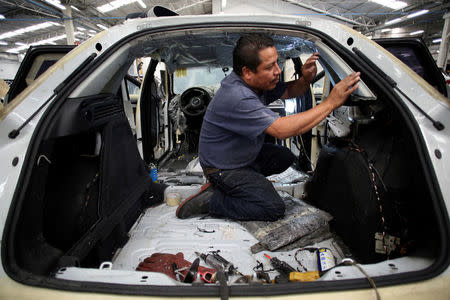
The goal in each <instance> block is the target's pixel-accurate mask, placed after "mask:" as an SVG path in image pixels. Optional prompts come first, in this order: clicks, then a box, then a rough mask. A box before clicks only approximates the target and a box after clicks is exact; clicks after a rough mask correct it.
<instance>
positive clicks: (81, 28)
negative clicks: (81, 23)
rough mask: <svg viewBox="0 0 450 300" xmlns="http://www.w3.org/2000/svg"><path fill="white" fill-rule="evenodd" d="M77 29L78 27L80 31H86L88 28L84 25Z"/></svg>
mask: <svg viewBox="0 0 450 300" xmlns="http://www.w3.org/2000/svg"><path fill="white" fill-rule="evenodd" d="M77 29H78V30H79V31H85V30H86V28H84V27H77Z"/></svg>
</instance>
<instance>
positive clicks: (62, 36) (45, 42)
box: [6, 34, 67, 53]
mask: <svg viewBox="0 0 450 300" xmlns="http://www.w3.org/2000/svg"><path fill="white" fill-rule="evenodd" d="M66 37H67V36H66V35H65V34H62V35H58V36H55V37H52V38H48V39H45V40H40V41H37V42H34V43H31V44H23V45H22V46H20V47H17V48H12V49H9V50H6V52H8V53H19V52H20V51H23V50H26V49H28V48H29V47H30V46H37V45H45V44H52V43H53V44H54V42H55V41H57V40H61V39H65V38H66Z"/></svg>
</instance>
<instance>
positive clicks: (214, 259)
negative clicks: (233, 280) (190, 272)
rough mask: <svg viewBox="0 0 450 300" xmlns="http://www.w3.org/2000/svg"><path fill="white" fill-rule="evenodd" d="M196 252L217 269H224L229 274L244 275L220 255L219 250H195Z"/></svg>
mask: <svg viewBox="0 0 450 300" xmlns="http://www.w3.org/2000/svg"><path fill="white" fill-rule="evenodd" d="M195 254H196V255H197V256H198V257H200V258H201V259H203V260H204V261H205V263H207V264H208V265H210V266H211V267H213V268H214V269H216V270H217V271H224V272H225V274H227V275H233V274H238V275H241V276H244V275H243V274H242V273H241V272H239V271H238V270H237V268H236V267H235V266H234V265H233V264H232V263H231V262H229V261H228V260H226V259H225V258H223V257H222V256H221V255H219V253H218V251H212V252H210V253H208V254H204V253H199V252H195Z"/></svg>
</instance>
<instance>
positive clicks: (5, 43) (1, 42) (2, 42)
mask: <svg viewBox="0 0 450 300" xmlns="http://www.w3.org/2000/svg"><path fill="white" fill-rule="evenodd" d="M0 45H2V46H6V45H8V43H7V42H4V41H0Z"/></svg>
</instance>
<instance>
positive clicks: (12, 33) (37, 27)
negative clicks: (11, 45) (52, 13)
mask: <svg viewBox="0 0 450 300" xmlns="http://www.w3.org/2000/svg"><path fill="white" fill-rule="evenodd" d="M55 24H56V23H53V22H45V23H41V24H37V25H32V26H28V27H25V28H21V29H17V30H14V31H10V32H6V33H4V34H0V40H2V39H7V38H10V37H14V36H17V35H21V34H24V33H27V32H31V31H36V30H40V29H44V28H47V27H50V26H54V25H55ZM58 25H59V24H58Z"/></svg>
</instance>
